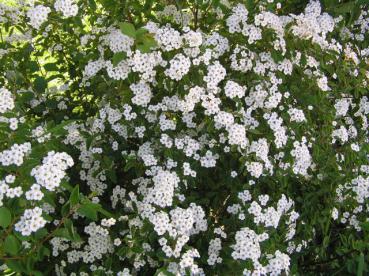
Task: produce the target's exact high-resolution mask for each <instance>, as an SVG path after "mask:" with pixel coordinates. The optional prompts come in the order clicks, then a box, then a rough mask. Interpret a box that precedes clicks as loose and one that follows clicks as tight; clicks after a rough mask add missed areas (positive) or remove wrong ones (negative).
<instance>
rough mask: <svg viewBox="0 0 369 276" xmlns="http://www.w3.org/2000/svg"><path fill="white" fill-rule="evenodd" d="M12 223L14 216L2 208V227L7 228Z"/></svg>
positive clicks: (0, 211) (0, 223)
mask: <svg viewBox="0 0 369 276" xmlns="http://www.w3.org/2000/svg"><path fill="white" fill-rule="evenodd" d="M11 222H12V214H11V213H10V211H9V209H8V208H6V207H1V208H0V226H1V227H3V228H6V227H8V226H9V225H10V223H11Z"/></svg>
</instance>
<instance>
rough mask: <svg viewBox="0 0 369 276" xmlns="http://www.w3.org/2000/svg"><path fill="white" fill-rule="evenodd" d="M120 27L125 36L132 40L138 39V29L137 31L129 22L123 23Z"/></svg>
mask: <svg viewBox="0 0 369 276" xmlns="http://www.w3.org/2000/svg"><path fill="white" fill-rule="evenodd" d="M119 27H120V31H121V32H122V34H125V35H127V36H129V37H132V38H135V37H136V29H135V26H133V24H131V23H128V22H123V23H120V24H119Z"/></svg>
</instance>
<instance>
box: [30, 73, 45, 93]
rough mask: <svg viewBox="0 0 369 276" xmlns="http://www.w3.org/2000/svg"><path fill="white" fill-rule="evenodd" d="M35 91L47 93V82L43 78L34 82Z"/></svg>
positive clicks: (38, 78)
mask: <svg viewBox="0 0 369 276" xmlns="http://www.w3.org/2000/svg"><path fill="white" fill-rule="evenodd" d="M33 84H34V86H35V90H36V91H37V92H39V93H43V92H45V89H46V87H47V81H46V80H45V78H43V77H37V78H36V79H35V81H34V83H33Z"/></svg>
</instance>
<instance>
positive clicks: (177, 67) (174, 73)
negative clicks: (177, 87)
mask: <svg viewBox="0 0 369 276" xmlns="http://www.w3.org/2000/svg"><path fill="white" fill-rule="evenodd" d="M169 63H170V67H169V68H168V69H167V70H165V75H167V76H168V77H169V78H171V79H173V80H177V81H179V80H181V79H182V78H183V76H185V75H186V74H187V73H188V71H189V70H190V67H191V60H190V59H189V58H187V57H185V56H184V55H182V54H177V55H175V56H174V58H173V59H172V60H171V61H170V62H169Z"/></svg>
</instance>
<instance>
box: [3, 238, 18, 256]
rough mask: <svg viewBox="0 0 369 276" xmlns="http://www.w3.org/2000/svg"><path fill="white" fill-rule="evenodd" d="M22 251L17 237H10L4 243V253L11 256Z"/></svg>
mask: <svg viewBox="0 0 369 276" xmlns="http://www.w3.org/2000/svg"><path fill="white" fill-rule="evenodd" d="M19 249H20V243H19V241H18V240H17V238H16V237H14V236H13V235H9V236H7V237H6V239H5V241H4V251H5V252H6V253H9V254H11V255H13V256H14V255H16V254H17V253H18V251H19Z"/></svg>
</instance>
